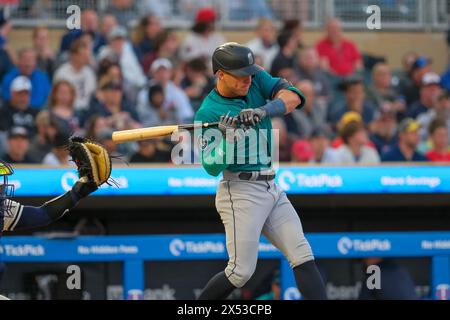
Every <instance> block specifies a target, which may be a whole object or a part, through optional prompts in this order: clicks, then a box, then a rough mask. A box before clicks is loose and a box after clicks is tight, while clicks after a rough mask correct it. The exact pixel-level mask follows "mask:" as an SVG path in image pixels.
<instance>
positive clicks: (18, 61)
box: [0, 1, 450, 165]
mask: <svg viewBox="0 0 450 320" xmlns="http://www.w3.org/2000/svg"><path fill="white" fill-rule="evenodd" d="M115 3H116V2H115V1H113V2H111V7H110V8H108V10H106V13H105V14H104V15H103V16H101V17H99V16H98V15H97V13H96V12H95V11H93V10H84V11H83V12H82V15H81V29H79V30H70V31H67V32H66V33H65V34H64V35H63V36H62V38H61V39H60V45H59V49H58V50H57V51H54V50H53V48H52V46H51V44H50V30H49V29H48V28H47V27H45V26H38V27H35V28H34V30H33V32H32V37H31V38H30V39H29V42H28V43H27V44H24V46H23V47H22V48H12V47H11V46H10V36H11V30H12V24H11V21H9V20H8V19H7V18H6V17H5V15H3V14H1V15H0V83H1V88H0V91H1V101H0V115H1V116H0V157H1V158H3V159H5V160H6V161H8V162H10V163H43V164H48V165H66V164H68V163H69V156H68V152H67V150H66V149H65V148H64V146H65V144H66V143H67V139H68V137H70V136H71V135H73V134H75V135H81V136H85V137H88V138H91V139H94V140H96V141H98V142H100V143H102V144H103V145H105V147H106V148H107V149H108V151H109V152H110V153H111V154H112V155H121V156H122V157H123V158H124V159H125V160H127V161H129V162H163V163H169V162H170V161H171V149H172V147H173V142H171V141H170V140H167V139H156V140H149V141H143V142H139V143H127V144H120V145H116V144H114V143H113V142H112V139H111V135H112V132H113V131H115V130H125V129H134V128H139V127H148V126H156V125H164V124H178V123H189V122H192V121H193V118H194V114H195V112H196V111H197V110H198V108H199V107H200V105H201V103H202V101H203V99H204V98H205V97H206V95H207V94H208V93H209V92H210V91H211V90H212V89H213V88H214V85H215V80H214V75H213V74H212V71H211V62H210V61H211V56H212V53H213V51H214V49H215V48H216V47H217V46H219V45H220V44H222V43H224V42H226V41H233V39H226V37H225V36H224V35H223V34H222V33H221V32H218V31H217V30H216V29H215V21H216V19H217V14H216V12H215V11H214V9H212V8H209V7H205V8H201V9H200V10H198V11H197V12H196V14H195V17H194V19H193V21H194V22H193V26H192V28H191V29H190V30H189V32H188V34H187V35H186V37H184V38H183V39H180V38H179V35H178V33H177V32H176V31H175V30H172V29H168V28H164V27H163V25H162V23H161V21H160V18H159V17H158V15H145V16H143V17H142V18H140V19H139V22H138V23H137V24H136V25H134V26H133V27H130V25H129V21H130V19H136V15H139V13H138V12H129V11H127V10H125V9H123V8H119V7H114V6H115ZM118 3H120V1H119V2H118ZM303 34H304V30H303V26H302V23H301V21H300V20H296V19H292V20H286V21H284V22H283V23H282V26H281V28H277V27H276V26H275V24H274V23H273V21H272V20H271V19H269V18H262V19H261V20H260V21H259V23H258V26H257V28H256V30H255V36H254V38H253V39H252V40H250V41H249V42H248V43H247V45H248V46H249V47H250V48H251V49H252V50H253V52H254V53H255V56H256V59H257V63H258V64H260V65H261V66H263V67H264V68H265V69H266V70H267V71H268V72H270V73H271V74H272V75H273V76H279V77H284V78H286V79H287V80H289V81H290V82H291V83H293V84H294V85H295V86H296V87H297V88H299V89H300V90H301V91H302V92H303V93H304V95H305V96H306V98H307V103H306V105H305V107H304V108H303V109H301V110H296V111H294V112H293V113H292V114H289V115H288V116H286V117H284V118H283V119H281V118H280V119H273V127H274V128H275V129H278V130H280V131H279V132H280V139H279V140H280V142H279V149H280V160H281V161H294V162H308V163H343V164H345V163H347V164H353V163H365V164H370V163H373V164H376V163H379V162H381V161H450V146H449V137H450V133H449V129H450V127H449V126H450V96H449V90H450V67H449V68H448V69H447V70H436V69H435V68H434V66H433V61H432V60H431V59H429V58H427V57H424V56H422V55H421V54H420V52H405V53H404V56H403V60H402V66H403V68H402V69H401V70H394V69H393V68H392V66H391V63H390V62H389V61H387V60H386V59H385V58H384V57H374V56H369V55H365V54H363V53H361V51H360V49H359V48H358V46H357V45H356V43H355V42H353V41H352V40H351V39H349V38H347V37H346V36H345V35H344V33H343V31H342V25H341V22H340V21H339V20H338V19H336V18H330V19H328V21H327V23H326V28H325V30H324V34H323V37H322V39H320V40H319V41H318V42H317V43H316V44H314V45H309V44H306V43H305V41H304V39H303ZM449 41H450V32H449Z"/></svg>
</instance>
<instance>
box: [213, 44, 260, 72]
mask: <svg viewBox="0 0 450 320" xmlns="http://www.w3.org/2000/svg"><path fill="white" fill-rule="evenodd" d="M212 65H213V72H214V73H216V72H217V71H218V70H219V69H220V70H223V71H225V72H228V73H231V74H232V75H235V76H237V77H245V76H252V75H254V74H256V73H258V72H259V71H260V70H261V67H259V66H258V65H256V64H255V55H254V54H253V52H252V50H250V48H247V47H245V46H243V45H241V44H239V43H236V42H227V43H224V44H222V45H221V46H220V47H218V48H217V49H216V50H215V51H214V54H213V56H212Z"/></svg>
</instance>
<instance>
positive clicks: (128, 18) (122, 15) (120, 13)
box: [105, 0, 140, 28]
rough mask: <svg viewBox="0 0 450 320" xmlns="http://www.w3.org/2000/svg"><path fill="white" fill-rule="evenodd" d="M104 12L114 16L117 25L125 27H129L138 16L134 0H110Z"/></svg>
mask: <svg viewBox="0 0 450 320" xmlns="http://www.w3.org/2000/svg"><path fill="white" fill-rule="evenodd" d="M105 13H106V14H110V15H113V16H115V17H116V19H117V22H118V23H119V25H120V26H122V27H125V28H130V27H131V26H132V24H133V23H134V22H135V20H136V19H137V17H139V16H140V13H139V11H138V7H137V6H136V2H135V1H134V0H111V2H110V4H109V6H108V8H106V11H105Z"/></svg>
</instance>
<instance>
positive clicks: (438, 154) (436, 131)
mask: <svg viewBox="0 0 450 320" xmlns="http://www.w3.org/2000/svg"><path fill="white" fill-rule="evenodd" d="M429 134H430V138H431V142H432V149H431V150H430V151H428V152H427V154H426V157H427V158H428V159H429V160H430V161H433V162H450V146H449V130H448V126H447V122H446V121H445V120H443V119H435V120H433V122H432V123H431V124H430V127H429Z"/></svg>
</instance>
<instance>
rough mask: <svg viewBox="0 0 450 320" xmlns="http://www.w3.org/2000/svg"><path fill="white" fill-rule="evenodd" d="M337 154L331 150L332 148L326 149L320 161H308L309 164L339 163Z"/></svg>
mask: <svg viewBox="0 0 450 320" xmlns="http://www.w3.org/2000/svg"><path fill="white" fill-rule="evenodd" d="M339 160H340V159H339V154H338V152H337V150H335V149H332V148H326V149H325V151H324V152H323V156H322V159H321V160H320V162H319V161H317V160H316V159H311V161H309V163H316V164H317V163H325V164H327V163H339Z"/></svg>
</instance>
